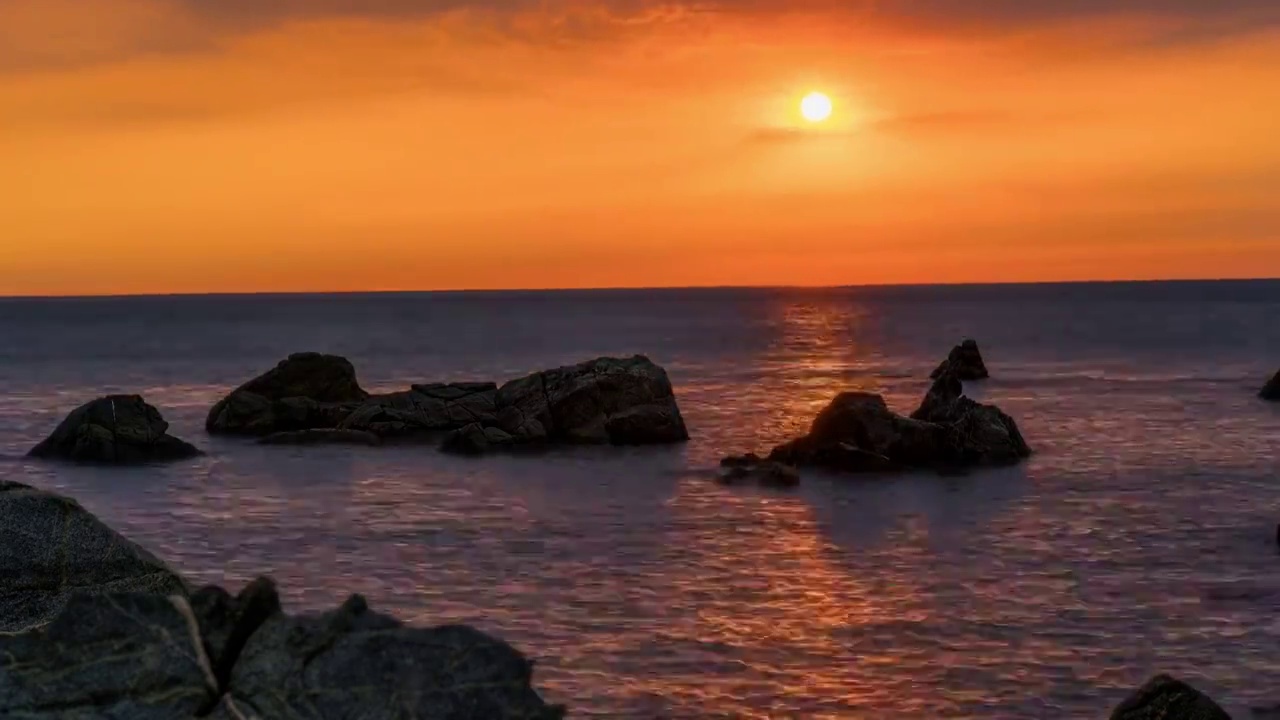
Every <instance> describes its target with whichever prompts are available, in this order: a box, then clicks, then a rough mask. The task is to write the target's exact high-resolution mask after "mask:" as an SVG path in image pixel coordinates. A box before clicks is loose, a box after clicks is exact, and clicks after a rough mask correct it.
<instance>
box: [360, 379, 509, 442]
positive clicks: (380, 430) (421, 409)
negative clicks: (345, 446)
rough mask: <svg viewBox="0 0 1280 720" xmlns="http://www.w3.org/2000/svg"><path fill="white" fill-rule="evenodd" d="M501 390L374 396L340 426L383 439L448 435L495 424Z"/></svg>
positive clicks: (457, 387) (442, 389) (484, 387)
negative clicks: (473, 426)
mask: <svg viewBox="0 0 1280 720" xmlns="http://www.w3.org/2000/svg"><path fill="white" fill-rule="evenodd" d="M497 393H498V386H497V384H495V383H489V382H467V383H437V384H432V385H414V386H412V387H411V388H410V389H409V390H406V391H404V392H397V393H389V394H386V395H374V396H372V397H370V398H369V399H368V400H366V401H365V402H364V403H363V404H362V405H360V406H359V407H357V408H356V409H355V410H354V411H353V412H352V413H351V414H350V415H349V416H347V417H346V418H344V419H343V420H342V422H340V423H339V424H338V427H339V428H341V429H344V430H363V431H366V432H371V433H374V434H375V435H378V436H380V437H409V436H414V435H425V434H431V433H439V432H445V431H449V430H455V429H458V428H461V427H465V426H467V425H470V424H472V423H477V422H485V421H488V422H492V421H493V419H494V416H495V412H496V409H497V407H496V398H497Z"/></svg>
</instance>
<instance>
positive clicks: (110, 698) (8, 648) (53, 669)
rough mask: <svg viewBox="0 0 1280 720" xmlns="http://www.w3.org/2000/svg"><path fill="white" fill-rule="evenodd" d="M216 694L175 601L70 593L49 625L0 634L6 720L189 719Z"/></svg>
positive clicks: (196, 638)
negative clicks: (65, 602) (19, 719)
mask: <svg viewBox="0 0 1280 720" xmlns="http://www.w3.org/2000/svg"><path fill="white" fill-rule="evenodd" d="M217 697H218V687H217V682H216V680H215V678H214V676H213V673H212V672H211V671H210V668H209V665H208V662H207V659H206V658H205V655H204V652H203V650H202V649H201V640H200V633H199V629H198V628H197V626H196V622H195V618H194V616H193V615H192V612H191V608H190V606H189V605H188V604H187V600H186V598H184V597H182V596H180V595H172V596H166V595H160V594H152V593H129V594H116V595H109V596H107V595H80V594H77V595H75V596H73V597H72V598H71V599H70V600H69V601H68V602H67V604H66V606H65V608H63V609H62V611H61V612H60V613H59V614H58V615H57V617H55V618H54V619H53V620H52V622H50V623H49V624H47V625H45V626H43V627H39V628H35V629H31V630H27V631H26V632H22V633H17V634H12V635H0V708H3V711H4V712H3V714H4V716H5V717H10V718H27V719H29V720H45V719H47V720H100V719H101V718H129V719H130V720H190V719H191V718H193V717H195V716H197V715H198V714H200V713H201V711H202V710H204V709H205V708H208V707H211V706H212V705H213V704H214V702H216V701H217Z"/></svg>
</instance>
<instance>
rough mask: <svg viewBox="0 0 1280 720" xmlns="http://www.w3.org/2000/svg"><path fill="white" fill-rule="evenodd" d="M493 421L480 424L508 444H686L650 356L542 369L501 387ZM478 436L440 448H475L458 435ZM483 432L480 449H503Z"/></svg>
mask: <svg viewBox="0 0 1280 720" xmlns="http://www.w3.org/2000/svg"><path fill="white" fill-rule="evenodd" d="M495 415H496V417H495V418H494V419H493V420H491V421H490V420H481V421H480V425H481V426H482V427H483V428H490V427H496V428H499V429H501V430H502V431H503V432H505V433H506V434H507V436H509V437H510V441H508V442H507V443H506V444H507V445H531V444H532V445H549V444H612V445H650V444H661V443H677V442H684V441H685V440H688V439H689V432H688V430H687V429H686V428H685V424H684V419H683V418H682V417H681V415H680V409H679V407H677V405H676V399H675V392H674V391H673V389H672V387H671V381H670V380H669V379H668V378H667V373H666V371H664V370H663V369H662V368H661V367H659V366H658V365H656V364H654V363H653V362H652V361H650V360H649V359H648V358H646V357H644V356H641V355H636V356H634V357H630V358H598V359H596V360H591V361H589V362H585V363H581V364H578V365H572V366H567V367H561V368H556V369H554V370H544V371H542V372H539V373H535V374H533V375H529V376H528V377H523V378H520V379H518V380H512V381H511V382H509V383H507V384H505V385H503V386H502V387H501V388H499V389H498V392H497V397H496V413H495ZM464 435H468V436H470V437H472V438H478V436H477V434H476V430H475V429H471V430H468V431H467V432H466V433H459V434H458V436H456V437H451V438H450V440H449V442H448V444H447V445H446V449H453V448H467V449H469V450H472V449H474V448H475V447H477V444H476V443H470V442H464V441H463V440H462V436H464ZM498 437H500V436H496V435H490V434H489V433H486V441H487V444H486V445H485V447H486V448H497V447H501V445H499V444H496V443H495V442H494V440H495V438H498Z"/></svg>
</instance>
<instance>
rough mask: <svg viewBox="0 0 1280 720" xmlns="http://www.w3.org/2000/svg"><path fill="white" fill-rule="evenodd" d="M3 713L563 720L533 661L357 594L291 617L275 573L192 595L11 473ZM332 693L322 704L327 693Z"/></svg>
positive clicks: (158, 719)
mask: <svg viewBox="0 0 1280 720" xmlns="http://www.w3.org/2000/svg"><path fill="white" fill-rule="evenodd" d="M0 517H3V519H4V522H3V523H0V709H2V710H3V714H4V715H5V716H6V717H8V716H10V715H12V716H14V717H19V716H20V717H23V718H28V719H29V720H97V719H98V718H104V717H118V718H125V717H128V718H136V719H137V720H190V719H191V718H195V717H212V718H221V719H222V720H273V719H274V718H284V717H303V716H305V717H308V718H314V719H315V720H330V719H332V720H338V719H339V718H352V717H377V718H382V717H387V718H390V717H413V718H419V719H420V720H468V719H469V718H478V717H483V718H492V719H493V720H560V719H561V718H563V717H564V715H565V709H564V707H563V706H558V705H550V704H548V703H546V702H545V701H544V700H543V699H542V698H541V697H540V696H539V694H538V693H537V691H536V690H535V689H534V688H533V685H532V677H533V662H532V661H531V660H529V659H528V658H526V657H525V656H524V655H523V654H521V653H520V652H519V651H518V650H516V649H515V648H513V647H512V646H511V645H509V644H507V643H506V642H504V641H502V640H500V639H498V638H496V637H493V636H491V635H488V634H485V633H483V632H481V631H479V630H476V629H475V628H472V627H469V626H465V625H442V626H437V627H428V628H420V627H411V626H408V625H405V624H404V623H402V622H400V621H399V620H396V619H395V618H393V617H390V616H388V615H384V614H380V613H377V612H374V611H373V610H371V609H370V608H369V605H368V603H367V602H366V601H365V599H364V598H363V597H362V596H360V595H351V596H350V597H349V598H348V599H347V601H346V602H344V603H343V604H342V605H341V606H340V607H338V608H337V609H335V610H331V611H329V612H326V613H322V614H304V615H296V616H295V615H289V614H286V613H285V612H284V611H283V609H282V608H281V604H280V598H279V593H278V591H277V589H276V586H275V584H274V583H273V582H272V581H271V580H270V579H268V578H259V579H257V580H255V581H254V582H252V583H250V584H249V585H248V586H246V587H245V588H244V589H243V590H242V591H241V592H240V593H239V594H237V595H236V596H234V597H233V596H232V595H231V594H230V593H228V592H227V591H226V590H223V589H222V588H220V587H218V586H212V585H211V586H207V587H204V588H201V589H200V590H198V591H196V592H194V593H190V592H189V591H188V585H187V584H186V583H185V582H184V581H183V580H182V579H181V578H180V577H178V576H177V575H176V574H175V573H173V572H172V571H171V570H169V569H168V568H167V567H165V566H164V565H163V563H161V562H160V561H159V560H156V559H155V558H153V557H152V556H151V555H150V554H148V553H147V552H146V551H145V550H143V549H142V548H140V547H138V546H136V545H134V544H133V543H131V542H129V541H128V540H126V539H124V538H123V537H121V536H119V535H118V534H116V533H115V532H114V531H112V530H111V529H110V528H108V527H107V526H106V525H104V524H102V522H101V521H99V520H98V519H97V518H95V517H94V516H93V515H91V514H90V513H88V512H86V511H84V510H83V509H82V508H81V507H80V506H79V505H78V504H76V503H75V501H73V500H70V499H68V498H64V497H61V496H57V495H53V494H52V493H46V492H43V491H40V490H36V489H34V488H30V487H27V486H25V485H19V484H17V483H7V482H0ZM319 697H323V702H317V698H319Z"/></svg>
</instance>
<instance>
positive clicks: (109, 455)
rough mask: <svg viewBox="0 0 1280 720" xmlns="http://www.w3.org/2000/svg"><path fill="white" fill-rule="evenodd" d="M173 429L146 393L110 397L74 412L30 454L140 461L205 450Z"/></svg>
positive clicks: (97, 460) (181, 457) (187, 455)
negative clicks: (180, 437) (180, 438)
mask: <svg viewBox="0 0 1280 720" xmlns="http://www.w3.org/2000/svg"><path fill="white" fill-rule="evenodd" d="M168 430H169V423H167V422H165V421H164V418H162V417H160V411H159V410H156V409H155V408H154V407H152V406H151V405H148V404H147V402H146V401H145V400H143V399H142V397H140V396H138V395H108V396H106V397H101V398H98V399H97V400H93V401H91V402H88V403H86V404H84V405H81V406H80V407H78V408H76V409H75V410H72V411H71V414H70V415H68V416H67V417H66V419H64V420H63V421H62V423H61V424H59V425H58V427H57V428H56V429H55V430H54V431H53V434H52V435H50V436H49V437H48V438H46V439H45V440H44V441H43V442H41V443H40V444H39V445H36V446H35V447H34V448H32V449H31V452H30V453H28V455H30V456H31V457H37V458H56V459H61V460H72V461H75V462H83V463H121V464H137V463H146V462H158V461H168V460H184V459H187V458H192V457H196V456H198V455H200V454H201V453H200V451H199V450H197V449H196V448H195V447H194V446H193V445H191V444H190V443H187V442H184V441H182V440H179V439H178V438H176V437H173V436H172V435H170V434H168Z"/></svg>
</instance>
